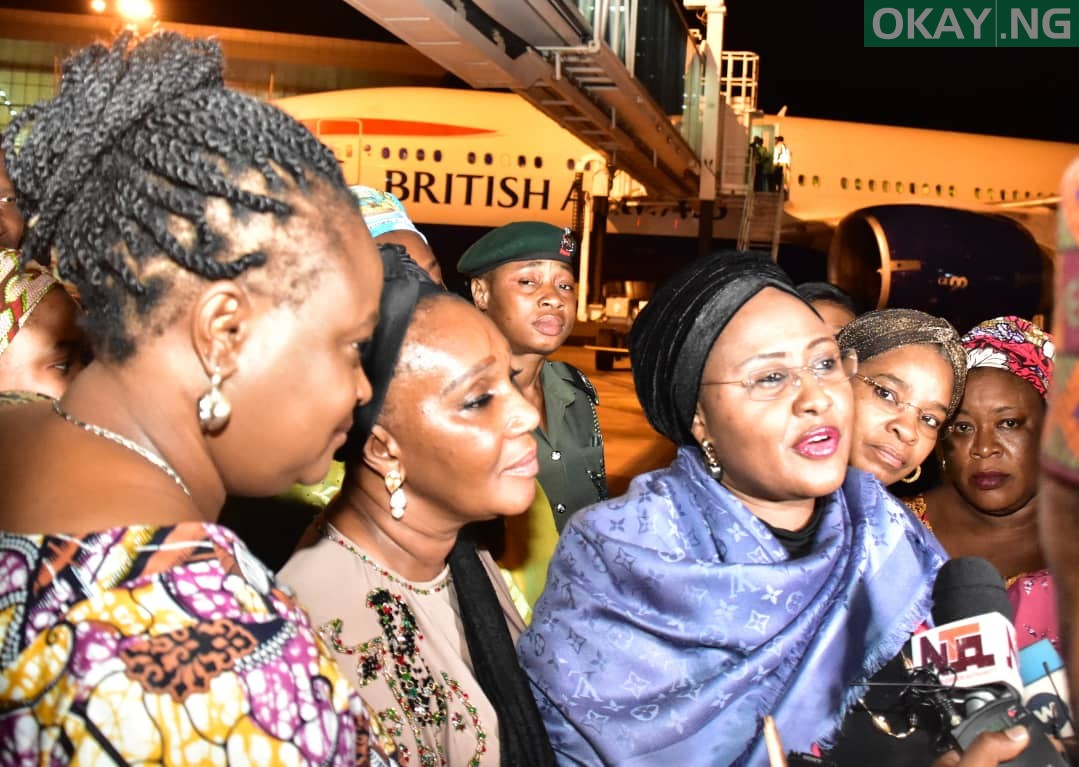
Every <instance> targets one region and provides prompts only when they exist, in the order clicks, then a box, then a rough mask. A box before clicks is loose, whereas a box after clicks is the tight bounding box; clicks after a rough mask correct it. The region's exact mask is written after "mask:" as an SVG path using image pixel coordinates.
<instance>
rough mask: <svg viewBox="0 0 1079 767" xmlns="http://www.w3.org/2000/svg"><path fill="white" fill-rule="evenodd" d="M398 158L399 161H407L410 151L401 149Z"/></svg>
mask: <svg viewBox="0 0 1079 767" xmlns="http://www.w3.org/2000/svg"><path fill="white" fill-rule="evenodd" d="M397 157H398V158H399V159H402V160H407V159H408V150H407V149H405V148H404V147H401V148H400V149H398V150H397Z"/></svg>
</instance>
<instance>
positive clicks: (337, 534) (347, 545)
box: [320, 522, 453, 596]
mask: <svg viewBox="0 0 1079 767" xmlns="http://www.w3.org/2000/svg"><path fill="white" fill-rule="evenodd" d="M320 532H321V533H322V537H324V538H327V539H328V540H331V541H333V542H334V543H336V544H337V545H338V546H340V547H341V548H343V549H344V550H345V551H348V552H351V553H352V554H353V555H354V556H356V557H359V558H360V560H362V561H363V562H364V563H366V564H367V566H368V567H370V568H372V569H373V570H374V571H375V572H376V573H378V574H379V575H381V576H382V577H383V578H385V579H386V580H388V581H392V582H393V583H396V584H397V585H398V586H403V587H404V588H406V589H408V590H409V591H411V592H414V593H416V594H419V595H421V596H426V595H428V594H437V593H438V592H440V591H442V590H443V589H445V588H447V587H448V586H449V585H450V584H451V583H452V582H453V576H452V575H451V574H450V573H449V571H448V570H449V569H448V568H447V572H446V575H445V577H443V578H442V580H440V581H439V582H438V583H436V584H435V585H434V586H432V587H431V588H429V589H421V588H417V587H416V586H413V585H412V584H411V583H409V582H408V581H406V580H402V579H401V578H398V577H397V576H396V575H394V574H393V573H391V572H390V571H389V570H387V569H386V568H385V567H383V566H382V565H380V564H378V562H376V561H375V560H373V559H371V558H370V557H369V556H367V555H366V554H364V553H363V552H362V551H360V550H359V549H358V548H356V546H355V544H353V543H352V541H350V540H349V539H348V538H346V537H345V535H344V534H343V533H342V532H341V531H340V530H338V529H337V528H336V527H334V526H333V525H331V524H330V523H329V522H323V523H322V527H321V529H320Z"/></svg>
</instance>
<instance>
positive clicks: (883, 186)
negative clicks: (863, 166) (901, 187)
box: [880, 179, 892, 192]
mask: <svg viewBox="0 0 1079 767" xmlns="http://www.w3.org/2000/svg"><path fill="white" fill-rule="evenodd" d="M891 188H892V185H891V184H889V183H888V179H884V180H883V181H881V182H880V191H882V192H887V191H888V190H889V189H891Z"/></svg>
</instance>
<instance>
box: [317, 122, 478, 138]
mask: <svg viewBox="0 0 1079 767" xmlns="http://www.w3.org/2000/svg"><path fill="white" fill-rule="evenodd" d="M316 123H318V130H317V131H316V133H317V135H319V136H356V135H359V133H360V132H361V129H360V127H359V125H357V122H356V121H355V120H304V121H303V124H304V125H306V126H307V127H308V129H310V130H315V124H316ZM360 123H362V126H363V127H362V132H363V133H365V134H368V135H376V136H478V135H482V134H484V133H494V132H495V131H493V130H491V129H489V128H470V127H468V126H466V125H450V124H448V123H428V122H420V121H419V120H381V119H377V118H365V119H362V120H360Z"/></svg>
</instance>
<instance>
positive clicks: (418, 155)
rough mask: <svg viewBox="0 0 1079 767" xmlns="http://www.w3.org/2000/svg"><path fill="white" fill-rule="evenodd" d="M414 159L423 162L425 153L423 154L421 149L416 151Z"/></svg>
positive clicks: (425, 157) (425, 156)
mask: <svg viewBox="0 0 1079 767" xmlns="http://www.w3.org/2000/svg"><path fill="white" fill-rule="evenodd" d="M416 159H417V160H419V161H420V162H423V161H424V160H425V159H427V153H426V152H424V151H423V150H422V149H417V150H416Z"/></svg>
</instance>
